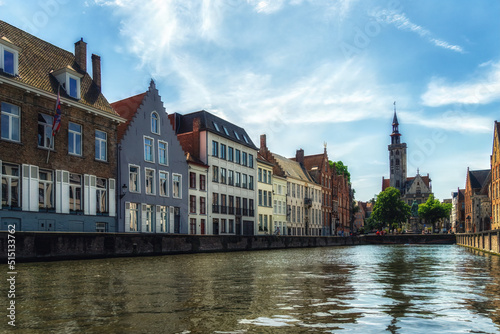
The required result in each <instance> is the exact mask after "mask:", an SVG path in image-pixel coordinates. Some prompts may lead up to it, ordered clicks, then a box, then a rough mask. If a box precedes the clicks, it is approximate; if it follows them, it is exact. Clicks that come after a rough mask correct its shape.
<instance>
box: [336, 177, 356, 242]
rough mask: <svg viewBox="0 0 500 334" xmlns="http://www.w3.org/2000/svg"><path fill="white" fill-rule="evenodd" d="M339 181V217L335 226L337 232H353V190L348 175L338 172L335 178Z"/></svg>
mask: <svg viewBox="0 0 500 334" xmlns="http://www.w3.org/2000/svg"><path fill="white" fill-rule="evenodd" d="M334 180H335V181H336V183H337V203H338V209H337V212H338V218H337V224H336V226H335V232H336V234H339V233H341V234H344V235H346V234H348V233H350V232H352V224H351V223H352V222H353V219H352V217H351V216H352V210H351V209H352V205H351V203H352V191H351V184H350V183H349V180H348V178H347V175H343V174H337V175H336V176H335V179H334Z"/></svg>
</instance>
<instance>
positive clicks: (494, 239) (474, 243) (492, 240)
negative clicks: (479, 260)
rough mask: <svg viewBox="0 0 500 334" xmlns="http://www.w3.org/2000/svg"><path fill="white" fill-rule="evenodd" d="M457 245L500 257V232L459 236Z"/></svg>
mask: <svg viewBox="0 0 500 334" xmlns="http://www.w3.org/2000/svg"><path fill="white" fill-rule="evenodd" d="M457 245H460V246H464V247H469V248H473V249H477V250H480V251H483V252H487V253H491V254H496V255H500V230H492V231H484V232H478V233H460V234H457Z"/></svg>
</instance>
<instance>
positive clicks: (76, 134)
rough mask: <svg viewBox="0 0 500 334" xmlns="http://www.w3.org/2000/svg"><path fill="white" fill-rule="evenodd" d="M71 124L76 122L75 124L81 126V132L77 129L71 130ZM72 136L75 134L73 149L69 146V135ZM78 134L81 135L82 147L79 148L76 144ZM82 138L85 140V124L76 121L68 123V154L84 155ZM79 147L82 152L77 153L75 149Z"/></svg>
mask: <svg viewBox="0 0 500 334" xmlns="http://www.w3.org/2000/svg"><path fill="white" fill-rule="evenodd" d="M71 124H74V125H77V126H79V127H80V132H77V131H75V130H71ZM70 136H73V147H72V148H71V150H72V151H73V152H72V151H71V150H70V147H69V142H70V140H69V137H70ZM77 136H80V145H79V146H80V147H79V148H78V147H77V145H76V137H77ZM82 140H83V126H82V125H81V124H78V123H74V122H69V124H68V154H71V155H76V156H79V157H80V156H82ZM76 148H78V149H79V150H80V153H76V152H75V149H76Z"/></svg>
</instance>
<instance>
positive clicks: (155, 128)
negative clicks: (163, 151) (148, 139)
mask: <svg viewBox="0 0 500 334" xmlns="http://www.w3.org/2000/svg"><path fill="white" fill-rule="evenodd" d="M159 120H160V119H159V116H158V114H157V113H156V111H153V112H152V113H151V132H152V133H154V134H157V135H159V134H160V126H159V123H160V122H159Z"/></svg>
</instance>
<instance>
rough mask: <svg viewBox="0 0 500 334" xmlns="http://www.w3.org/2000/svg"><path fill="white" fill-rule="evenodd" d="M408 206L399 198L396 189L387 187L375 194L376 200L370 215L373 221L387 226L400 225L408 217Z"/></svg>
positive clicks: (395, 226)
mask: <svg viewBox="0 0 500 334" xmlns="http://www.w3.org/2000/svg"><path fill="white" fill-rule="evenodd" d="M410 215H411V213H410V206H409V205H408V204H406V203H405V202H404V201H402V200H401V194H400V192H399V190H398V189H396V188H393V187H389V188H387V189H385V190H384V191H382V192H381V193H380V194H378V196H377V201H376V202H375V205H374V206H373V213H372V217H373V219H374V220H375V221H377V222H381V223H383V224H384V225H385V224H386V223H387V224H388V225H389V228H397V227H401V223H402V222H404V221H406V220H407V219H408V218H409V217H410Z"/></svg>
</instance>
